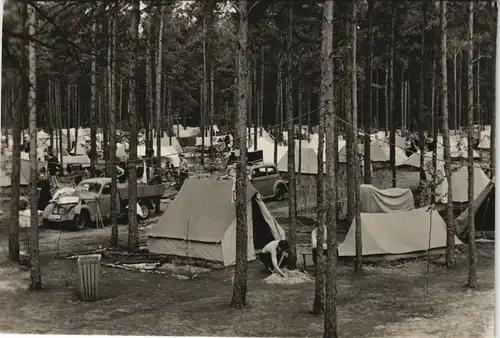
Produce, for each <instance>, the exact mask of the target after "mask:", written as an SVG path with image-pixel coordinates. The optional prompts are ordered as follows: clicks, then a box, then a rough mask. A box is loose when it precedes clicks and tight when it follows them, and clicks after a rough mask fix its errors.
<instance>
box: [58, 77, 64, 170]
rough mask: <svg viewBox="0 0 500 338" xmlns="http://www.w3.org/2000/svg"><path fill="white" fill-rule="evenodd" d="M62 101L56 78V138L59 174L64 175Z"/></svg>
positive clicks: (59, 84)
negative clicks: (59, 166) (57, 142)
mask: <svg viewBox="0 0 500 338" xmlns="http://www.w3.org/2000/svg"><path fill="white" fill-rule="evenodd" d="M61 106H62V102H61V82H60V80H59V79H56V110H57V129H58V133H57V134H58V135H57V136H58V138H59V157H60V162H61V176H63V175H64V158H63V154H64V148H63V145H62V144H63V143H62V140H63V133H62V130H63V123H62V120H63V119H62V107H61Z"/></svg>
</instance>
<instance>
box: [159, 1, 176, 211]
mask: <svg viewBox="0 0 500 338" xmlns="http://www.w3.org/2000/svg"><path fill="white" fill-rule="evenodd" d="M164 16H165V6H160V7H158V20H160V24H159V28H158V54H157V57H158V59H157V61H156V169H157V170H158V172H159V171H160V169H161V137H162V136H163V123H162V118H161V108H162V106H161V102H162V95H161V84H162V82H163V78H162V75H163V73H162V70H163V63H162V61H163V25H164ZM169 116H171V115H170V114H169ZM169 127H170V129H169V132H168V135H170V145H172V136H171V135H172V126H171V125H170V124H169ZM155 209H156V207H155ZM156 211H158V210H156Z"/></svg>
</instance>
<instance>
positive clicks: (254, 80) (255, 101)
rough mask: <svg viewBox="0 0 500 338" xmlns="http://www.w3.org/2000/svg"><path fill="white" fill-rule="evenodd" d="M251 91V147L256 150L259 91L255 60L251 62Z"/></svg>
mask: <svg viewBox="0 0 500 338" xmlns="http://www.w3.org/2000/svg"><path fill="white" fill-rule="evenodd" d="M252 71H253V72H252V73H253V77H252V93H254V95H253V96H254V99H253V100H252V101H251V103H250V104H251V105H252V106H254V107H255V121H256V123H254V125H253V127H254V128H253V149H254V150H257V141H258V139H259V138H258V136H259V134H258V133H257V128H258V127H259V123H260V122H259V116H260V111H259V109H260V105H259V91H258V90H257V60H255V62H253V63H252Z"/></svg>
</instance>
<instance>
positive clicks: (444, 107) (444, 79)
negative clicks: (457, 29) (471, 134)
mask: <svg viewBox="0 0 500 338" xmlns="http://www.w3.org/2000/svg"><path fill="white" fill-rule="evenodd" d="M446 3H447V1H446V0H441V19H440V23H441V67H440V68H441V111H442V119H443V148H444V149H443V150H444V171H445V175H446V179H447V180H448V193H447V194H446V198H447V200H448V202H447V203H446V219H445V220H446V228H447V231H446V265H447V266H448V267H449V268H453V267H455V228H454V225H453V192H452V182H451V175H452V173H451V166H450V129H449V125H448V71H447V64H446V55H447V52H448V49H447V46H446V43H447V37H446V35H447V26H448V24H447V20H446Z"/></svg>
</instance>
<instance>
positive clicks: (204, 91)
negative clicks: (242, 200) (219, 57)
mask: <svg viewBox="0 0 500 338" xmlns="http://www.w3.org/2000/svg"><path fill="white" fill-rule="evenodd" d="M201 91H202V93H201V97H202V99H201V102H200V105H201V122H200V123H201V136H202V138H201V159H200V161H201V165H204V164H205V112H206V109H207V25H206V18H205V17H203V84H202V90H201Z"/></svg>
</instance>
